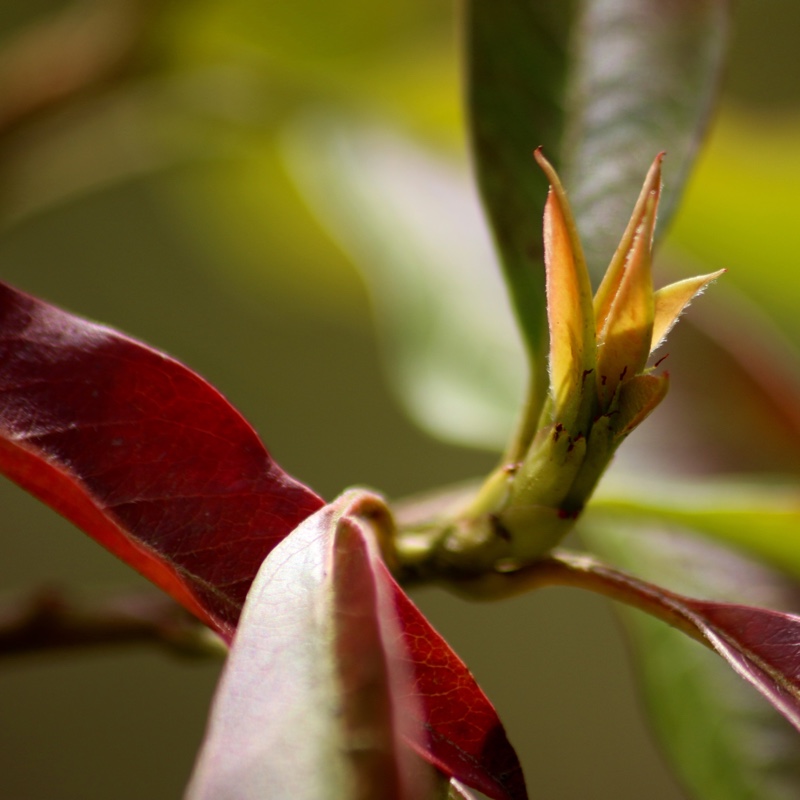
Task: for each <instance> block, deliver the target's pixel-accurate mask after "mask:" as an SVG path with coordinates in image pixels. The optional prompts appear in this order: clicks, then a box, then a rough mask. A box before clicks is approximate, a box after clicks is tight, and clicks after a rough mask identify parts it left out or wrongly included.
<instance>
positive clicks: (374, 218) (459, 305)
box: [286, 118, 524, 449]
mask: <svg viewBox="0 0 800 800" xmlns="http://www.w3.org/2000/svg"><path fill="white" fill-rule="evenodd" d="M286 142H287V147H286V152H287V157H288V163H289V165H290V169H291V171H292V174H293V175H294V176H295V178H296V180H297V182H298V185H299V186H300V188H301V190H302V191H303V193H304V196H305V198H306V200H307V201H308V202H309V203H310V204H311V205H312V207H313V209H314V211H315V212H316V213H317V215H318V217H319V218H320V219H321V220H322V222H323V223H324V224H325V225H326V226H327V227H328V229H329V230H330V232H331V234H332V235H333V236H334V237H335V238H336V239H337V241H338V242H340V243H341V245H342V246H343V247H344V249H345V250H346V251H347V252H348V254H350V256H351V257H352V259H353V261H354V263H355V264H356V265H357V266H358V267H359V269H360V271H361V273H362V275H363V277H364V280H365V281H366V283H367V285H368V287H369V289H370V293H371V296H372V301H373V307H374V314H375V321H376V324H377V325H378V328H379V332H380V333H381V334H382V340H383V344H384V347H385V349H386V352H387V360H388V364H389V374H390V377H391V379H392V381H393V383H394V387H395V390H396V391H397V393H398V395H399V396H400V397H401V399H402V400H403V401H404V404H405V406H406V408H407V409H408V411H409V413H410V414H411V416H412V417H413V418H414V419H415V420H416V421H417V422H418V423H419V424H421V425H422V427H423V428H425V429H426V430H428V431H429V432H431V433H433V434H434V435H437V436H440V437H442V438H445V439H448V440H452V441H457V442H461V443H466V444H471V445H476V446H480V447H488V448H492V449H495V448H497V449H499V448H500V447H501V446H502V444H503V442H504V441H505V439H506V438H507V436H508V433H509V429H510V427H511V422H512V420H513V418H514V415H515V413H516V409H517V407H518V405H519V403H520V401H521V398H522V394H523V384H524V356H523V355H522V352H521V348H520V346H519V343H518V341H519V337H518V336H517V334H516V331H515V330H514V324H513V319H512V317H511V312H510V310H509V307H508V300H507V298H506V293H505V288H504V287H503V285H502V281H501V279H500V275H499V272H498V270H497V268H496V259H495V256H494V254H493V252H492V247H491V243H490V240H489V237H488V234H487V230H486V223H485V222H484V220H483V218H482V215H481V211H480V206H479V204H478V202H477V198H476V197H475V193H474V190H473V189H472V188H471V186H470V183H469V180H468V178H467V175H466V174H465V172H464V171H463V169H459V168H458V167H457V166H456V165H455V164H454V163H449V162H448V161H447V160H445V159H437V158H436V157H435V156H434V154H433V153H431V152H430V151H426V150H424V149H423V148H421V147H420V146H418V145H415V144H414V143H412V142H411V141H409V140H407V139H402V138H400V137H399V136H397V135H390V134H388V133H387V132H386V131H385V130H380V129H376V128H369V127H366V126H360V127H359V126H356V125H355V124H350V125H345V124H344V123H341V122H339V124H334V123H333V121H332V120H324V119H320V118H316V119H309V120H307V121H306V123H305V124H304V125H303V126H302V127H301V126H298V127H295V128H293V129H292V130H291V131H289V134H288V135H287V138H286Z"/></svg>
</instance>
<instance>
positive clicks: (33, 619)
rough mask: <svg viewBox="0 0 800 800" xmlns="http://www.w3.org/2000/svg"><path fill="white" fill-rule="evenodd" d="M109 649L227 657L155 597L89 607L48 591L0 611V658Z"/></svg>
mask: <svg viewBox="0 0 800 800" xmlns="http://www.w3.org/2000/svg"><path fill="white" fill-rule="evenodd" d="M109 645H113V646H120V645H125V646H130V645H136V646H141V645H148V646H152V645H155V646H157V647H161V648H164V649H166V650H168V651H169V652H170V653H172V654H174V655H180V656H183V657H193V658H208V657H210V656H220V655H222V654H224V653H225V645H224V644H222V642H221V641H220V640H219V639H217V637H216V636H215V635H214V634H213V633H212V632H211V631H209V630H208V628H206V627H205V626H204V625H203V624H202V623H200V622H199V621H198V620H196V619H195V618H194V617H192V616H191V615H190V614H189V613H188V612H187V611H185V610H184V609H183V608H181V607H180V606H179V605H177V603H175V602H174V601H173V600H172V599H170V598H169V597H167V596H166V595H161V594H158V593H156V592H138V593H130V592H128V593H125V594H120V595H113V596H110V597H104V598H102V600H100V601H94V602H91V603H89V602H86V601H78V600H76V599H75V598H74V597H72V596H70V595H69V594H67V593H66V592H65V591H63V590H61V589H57V588H53V587H48V588H44V589H40V590H38V591H36V592H34V593H33V594H31V595H28V596H26V597H24V598H20V599H18V600H16V601H8V602H6V603H5V604H4V605H2V606H0V658H3V657H8V656H20V655H28V654H32V653H43V652H53V651H69V650H75V649H78V648H93V647H108V646H109Z"/></svg>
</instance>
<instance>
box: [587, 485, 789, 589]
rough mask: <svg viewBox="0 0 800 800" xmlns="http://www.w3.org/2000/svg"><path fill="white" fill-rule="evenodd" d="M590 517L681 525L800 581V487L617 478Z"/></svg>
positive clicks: (594, 505)
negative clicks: (791, 575)
mask: <svg viewBox="0 0 800 800" xmlns="http://www.w3.org/2000/svg"><path fill="white" fill-rule="evenodd" d="M590 513H591V514H592V516H593V517H594V518H595V519H598V520H603V521H604V522H606V521H609V520H610V521H612V522H613V521H616V520H620V521H629V520H638V521H646V520H650V521H651V522H655V523H666V524H669V525H672V526H681V527H684V528H686V529H689V530H692V531H693V532H695V533H698V534H700V535H702V536H704V537H707V538H710V539H715V540H717V541H719V542H723V543H725V544H727V545H732V546H734V547H736V548H737V549H739V550H741V551H744V552H746V553H749V554H751V555H753V556H755V557H756V558H758V559H760V560H762V561H764V562H766V563H769V564H772V565H773V566H775V567H777V568H779V569H781V570H783V571H785V572H789V573H791V574H793V575H795V576H796V577H798V578H800V488H798V487H797V486H791V485H782V486H769V485H764V484H763V483H762V484H759V483H756V482H750V483H748V482H746V481H745V480H741V481H736V482H733V481H729V482H726V481H721V480H718V481H712V482H709V481H703V482H694V483H689V482H684V481H677V480H669V479H667V478H662V479H659V480H658V481H642V480H641V479H635V478H631V477H630V476H629V477H622V476H615V477H614V478H613V479H611V480H609V481H607V482H606V483H605V484H602V485H601V486H600V488H599V490H598V492H597V493H596V494H595V496H594V499H593V501H592V503H591V506H590Z"/></svg>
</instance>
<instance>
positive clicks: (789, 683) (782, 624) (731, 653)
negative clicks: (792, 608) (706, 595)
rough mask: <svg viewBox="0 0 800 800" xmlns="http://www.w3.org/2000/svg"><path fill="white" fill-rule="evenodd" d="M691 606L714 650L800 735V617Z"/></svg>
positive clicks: (732, 607)
mask: <svg viewBox="0 0 800 800" xmlns="http://www.w3.org/2000/svg"><path fill="white" fill-rule="evenodd" d="M688 605H689V607H690V608H691V610H692V612H693V613H694V614H696V615H697V617H698V618H699V619H700V620H701V621H702V626H703V627H702V631H703V633H704V635H705V636H706V638H707V639H708V640H709V642H710V644H711V645H712V646H713V648H714V649H715V650H716V651H717V652H718V653H719V654H720V655H721V656H722V657H723V658H724V659H725V660H726V661H727V662H728V663H729V664H730V665H731V666H732V667H733V669H735V670H736V672H738V673H739V675H741V677H743V678H744V679H745V680H746V681H748V682H749V683H751V684H753V686H755V688H756V689H758V691H759V692H761V694H763V695H764V697H766V698H767V700H769V702H770V703H772V705H773V706H775V708H777V709H778V711H780V712H781V714H783V715H784V716H785V717H786V719H788V720H789V722H791V723H792V725H794V727H795V728H797V729H798V730H800V617H798V616H796V615H794V614H784V613H781V612H778V611H768V610H766V609H763V608H754V607H752V606H740V605H731V604H727V603H708V602H703V601H699V600H691V601H689V602H688Z"/></svg>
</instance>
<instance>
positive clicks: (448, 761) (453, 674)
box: [386, 572, 527, 800]
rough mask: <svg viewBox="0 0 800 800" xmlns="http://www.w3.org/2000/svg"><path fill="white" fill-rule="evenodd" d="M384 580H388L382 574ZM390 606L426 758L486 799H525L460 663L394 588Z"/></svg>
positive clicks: (517, 769)
mask: <svg viewBox="0 0 800 800" xmlns="http://www.w3.org/2000/svg"><path fill="white" fill-rule="evenodd" d="M386 577H387V580H391V581H392V583H393V584H394V581H393V579H392V578H391V576H390V575H389V574H388V572H387V573H386ZM394 586H395V587H396V591H395V606H396V609H397V613H398V616H399V617H400V620H401V624H402V628H403V639H404V643H405V646H406V648H407V650H408V654H409V657H410V659H411V662H412V665H413V669H414V674H415V677H416V683H415V691H416V693H417V694H418V695H419V696H420V699H421V701H422V708H423V711H424V717H423V718H421V719H418V723H419V725H420V727H421V728H422V729H423V731H424V734H425V735H424V736H423V737H421V740H422V741H423V742H425V741H427V752H423V755H425V757H426V758H428V759H430V760H431V761H432V763H433V764H434V765H435V766H437V767H439V769H441V770H442V772H445V773H446V774H448V775H453V776H455V777H456V778H458V779H459V780H461V781H463V782H464V783H466V784H468V785H469V786H472V787H474V788H475V789H478V790H480V791H481V792H483V793H484V794H485V795H488V796H489V797H492V798H497V800H501V798H525V797H527V792H526V789H525V779H524V777H523V774H522V767H521V766H520V763H519V760H518V759H517V755H516V753H515V752H514V748H513V747H512V746H511V744H510V743H509V741H508V738H507V736H506V732H505V729H504V728H503V725H502V723H501V722H500V719H499V717H498V716H497V712H496V711H495V709H494V707H493V706H492V704H491V703H490V702H489V700H488V698H487V697H486V695H485V694H484V693H483V691H482V690H481V688H480V687H479V686H478V684H477V682H476V681H475V678H473V677H472V674H471V673H470V672H469V670H468V669H467V667H466V665H465V664H464V662H463V661H462V660H461V659H460V658H459V657H458V656H457V655H456V654H455V653H454V652H453V650H452V649H451V648H450V646H449V645H448V644H447V642H446V641H445V640H444V639H443V638H442V637H441V636H440V635H439V634H438V633H437V632H436V631H435V630H434V629H433V628H432V627H431V625H430V623H429V622H428V621H427V620H426V619H425V617H424V616H423V615H422V612H420V611H419V609H418V608H417V607H416V606H415V605H414V604H413V603H412V602H411V600H410V599H409V598H408V596H407V595H406V594H405V593H404V592H403V590H402V589H400V587H399V586H397V584H394Z"/></svg>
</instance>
